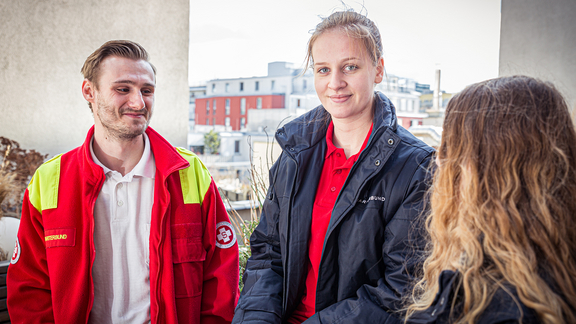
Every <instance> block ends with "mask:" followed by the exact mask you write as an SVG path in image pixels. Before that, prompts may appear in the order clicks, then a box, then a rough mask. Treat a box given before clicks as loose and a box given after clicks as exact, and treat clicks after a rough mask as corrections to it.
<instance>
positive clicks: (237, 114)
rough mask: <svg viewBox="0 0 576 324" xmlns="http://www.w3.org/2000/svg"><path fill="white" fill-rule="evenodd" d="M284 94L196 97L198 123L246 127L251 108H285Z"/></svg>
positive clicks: (240, 128) (235, 127) (235, 128)
mask: <svg viewBox="0 0 576 324" xmlns="http://www.w3.org/2000/svg"><path fill="white" fill-rule="evenodd" d="M284 99H285V98H284V95H283V94H269V95H247V96H214V97H207V98H197V99H196V125H224V126H229V127H231V128H232V130H235V131H239V130H242V129H243V128H245V127H246V124H247V122H248V110H249V109H270V108H285V107H284V102H285V101H284Z"/></svg>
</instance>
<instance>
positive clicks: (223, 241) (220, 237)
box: [216, 222, 236, 249]
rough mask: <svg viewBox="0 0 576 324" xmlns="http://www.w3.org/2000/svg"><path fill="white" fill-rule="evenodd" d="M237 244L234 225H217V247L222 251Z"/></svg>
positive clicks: (225, 223) (224, 223) (226, 223)
mask: <svg viewBox="0 0 576 324" xmlns="http://www.w3.org/2000/svg"><path fill="white" fill-rule="evenodd" d="M234 243H236V234H234V228H232V224H230V223H228V222H220V223H218V224H216V246H217V247H219V248H221V249H227V248H229V247H231V246H232V245H234Z"/></svg>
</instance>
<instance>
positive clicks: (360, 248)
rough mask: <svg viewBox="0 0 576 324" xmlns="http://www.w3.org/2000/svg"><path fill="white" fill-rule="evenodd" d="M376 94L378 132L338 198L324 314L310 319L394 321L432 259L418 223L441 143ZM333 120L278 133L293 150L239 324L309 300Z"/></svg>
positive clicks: (271, 197)
mask: <svg viewBox="0 0 576 324" xmlns="http://www.w3.org/2000/svg"><path fill="white" fill-rule="evenodd" d="M374 99H375V110H374V119H373V130H372V134H371V135H370V138H369V142H368V144H367V146H366V148H365V150H364V151H362V152H361V154H360V156H359V158H358V160H357V162H356V163H355V164H354V166H353V167H352V169H351V170H350V174H349V176H348V178H347V179H346V182H345V184H344V186H343V187H342V190H341V192H340V194H339V196H338V199H337V201H336V203H335V205H334V209H333V212H332V216H331V219H330V225H329V227H328V230H327V233H326V238H325V241H324V247H323V251H322V259H321V263H320V269H319V273H318V284H317V289H316V291H317V297H316V314H315V315H314V316H313V317H311V318H310V319H308V320H307V321H306V323H336V322H338V323H384V322H385V321H387V320H389V316H388V315H387V314H388V313H387V311H386V309H396V308H397V307H399V302H400V300H401V295H402V294H404V293H405V292H406V291H407V289H408V284H409V282H410V281H411V280H412V279H413V278H412V276H411V274H412V273H413V271H414V270H415V269H416V268H417V267H419V265H420V262H421V261H422V259H421V256H420V254H419V251H420V250H421V249H422V248H423V247H422V244H423V241H422V236H421V234H422V233H421V232H420V231H419V229H422V228H423V226H422V224H419V223H418V220H419V219H421V218H420V216H421V214H422V212H423V210H424V209H425V203H424V199H423V196H424V194H425V192H426V190H427V189H428V186H429V182H428V179H429V178H430V177H429V170H428V167H429V164H430V159H431V156H432V153H433V149H432V148H431V147H429V146H428V145H426V144H425V143H423V142H422V141H420V140H418V139H417V138H416V137H414V136H413V135H412V134H411V133H409V132H408V131H407V130H406V129H404V128H403V127H401V126H398V125H397V117H396V113H395V109H394V106H393V105H392V104H391V103H390V101H389V100H388V98H386V97H385V96H384V95H383V94H381V93H376V94H375V96H374ZM329 117H330V116H329V115H328V113H327V112H326V111H325V109H324V108H323V107H322V106H319V107H317V108H315V109H314V110H312V111H310V112H309V113H307V114H305V115H303V116H301V117H300V118H298V119H296V120H294V121H292V122H290V123H288V124H287V125H285V126H284V127H283V128H280V129H279V130H278V131H277V132H276V139H277V141H278V143H279V144H280V146H281V147H282V150H283V152H282V154H281V156H280V158H279V159H278V161H277V162H276V163H275V164H274V166H273V167H272V169H271V170H270V187H269V191H268V194H267V197H266V200H265V202H264V206H263V213H262V215H261V219H260V224H259V225H258V227H257V228H256V230H255V231H254V233H253V234H252V237H251V239H250V244H251V249H252V257H251V258H250V259H249V260H248V264H247V267H246V272H245V273H244V289H243V291H242V294H241V297H240V300H239V302H238V305H237V307H236V314H235V317H234V321H233V323H242V322H244V323H280V322H285V321H286V320H287V319H288V318H289V317H290V316H291V314H292V312H293V311H294V309H295V308H296V307H297V306H298V304H299V303H300V301H301V299H302V295H303V293H304V292H305V290H306V287H305V282H306V274H307V270H308V241H309V237H310V228H311V220H312V206H313V205H314V199H315V196H316V189H317V186H318V182H319V179H320V175H321V173H322V167H323V163H324V159H325V155H326V148H327V146H326V130H327V128H328V125H329Z"/></svg>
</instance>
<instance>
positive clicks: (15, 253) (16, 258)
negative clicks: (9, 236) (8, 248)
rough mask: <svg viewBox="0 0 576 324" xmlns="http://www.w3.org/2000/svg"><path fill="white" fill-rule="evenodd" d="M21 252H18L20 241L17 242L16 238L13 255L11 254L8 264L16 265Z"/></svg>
mask: <svg viewBox="0 0 576 324" xmlns="http://www.w3.org/2000/svg"><path fill="white" fill-rule="evenodd" d="M21 252H22V251H20V241H18V236H16V246H14V254H12V259H11V260H10V263H12V264H16V262H18V260H19V259H20V253H21Z"/></svg>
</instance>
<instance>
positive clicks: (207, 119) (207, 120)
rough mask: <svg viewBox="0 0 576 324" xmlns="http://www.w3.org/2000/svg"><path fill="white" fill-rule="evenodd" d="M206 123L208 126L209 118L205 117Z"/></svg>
mask: <svg viewBox="0 0 576 324" xmlns="http://www.w3.org/2000/svg"><path fill="white" fill-rule="evenodd" d="M206 125H208V126H210V118H208V117H206Z"/></svg>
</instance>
